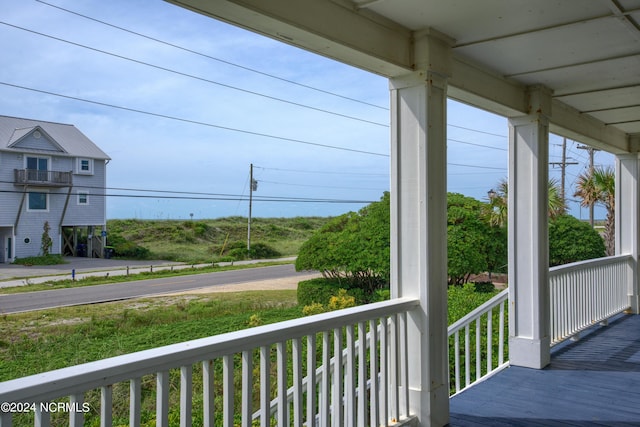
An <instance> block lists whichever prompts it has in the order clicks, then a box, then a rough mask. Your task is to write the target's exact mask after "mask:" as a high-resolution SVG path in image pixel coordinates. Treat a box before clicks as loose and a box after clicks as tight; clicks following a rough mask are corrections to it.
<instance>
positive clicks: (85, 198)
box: [78, 193, 89, 205]
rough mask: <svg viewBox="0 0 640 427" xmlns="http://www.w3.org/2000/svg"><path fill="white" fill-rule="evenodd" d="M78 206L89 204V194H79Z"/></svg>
mask: <svg viewBox="0 0 640 427" xmlns="http://www.w3.org/2000/svg"><path fill="white" fill-rule="evenodd" d="M78 204H79V205H88V204H89V193H78Z"/></svg>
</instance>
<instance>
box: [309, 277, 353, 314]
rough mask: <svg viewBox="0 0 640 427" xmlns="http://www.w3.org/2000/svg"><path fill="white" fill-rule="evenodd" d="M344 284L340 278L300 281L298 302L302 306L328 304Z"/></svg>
mask: <svg viewBox="0 0 640 427" xmlns="http://www.w3.org/2000/svg"><path fill="white" fill-rule="evenodd" d="M340 286H344V285H343V284H342V283H341V281H340V280H338V279H333V280H330V279H325V278H321V277H319V278H317V279H310V280H303V281H302V282H299V283H298V304H299V305H301V306H303V307H304V306H307V305H311V304H313V303H317V304H322V305H327V304H329V300H330V299H331V297H332V296H333V295H334V294H335V293H336V292H337V290H338V289H340Z"/></svg>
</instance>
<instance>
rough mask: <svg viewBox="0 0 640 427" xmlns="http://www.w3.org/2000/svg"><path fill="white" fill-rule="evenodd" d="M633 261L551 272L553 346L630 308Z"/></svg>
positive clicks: (585, 263)
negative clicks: (629, 283) (630, 277)
mask: <svg viewBox="0 0 640 427" xmlns="http://www.w3.org/2000/svg"><path fill="white" fill-rule="evenodd" d="M631 260H632V258H631V256H629V255H619V256H613V257H606V258H599V259H594V260H588V261H581V262H576V263H572V264H566V265H561V266H558V267H553V268H551V269H549V286H550V294H551V298H550V304H551V343H552V345H553V344H557V343H559V342H561V341H563V340H565V339H567V338H569V337H573V336H576V335H577V334H578V333H579V332H580V331H582V330H584V329H586V328H588V327H590V326H592V325H595V324H596V323H598V322H602V321H604V320H606V319H608V318H610V317H611V316H614V315H616V314H618V313H621V312H623V311H624V310H626V309H628V308H629V297H628V295H627V294H628V281H629V277H628V275H629V272H630V271H631V264H630V263H631Z"/></svg>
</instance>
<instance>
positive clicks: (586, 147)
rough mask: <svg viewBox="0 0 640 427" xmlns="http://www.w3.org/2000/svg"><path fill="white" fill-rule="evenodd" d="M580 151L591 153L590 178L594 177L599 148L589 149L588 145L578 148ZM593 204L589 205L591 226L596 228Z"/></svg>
mask: <svg viewBox="0 0 640 427" xmlns="http://www.w3.org/2000/svg"><path fill="white" fill-rule="evenodd" d="M578 149H580V150H587V153H589V176H591V177H593V169H594V165H593V158H594V154H595V152H596V151H600V150H598V149H597V148H593V147H589V146H588V145H580V146H578ZM593 206H594V205H593V204H591V205H589V224H590V225H591V228H593V226H594V219H593Z"/></svg>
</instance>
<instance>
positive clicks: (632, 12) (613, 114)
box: [168, 0, 640, 152]
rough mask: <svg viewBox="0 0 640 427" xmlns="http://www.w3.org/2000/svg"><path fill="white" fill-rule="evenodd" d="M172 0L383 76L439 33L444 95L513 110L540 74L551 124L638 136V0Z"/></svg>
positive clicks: (605, 140)
mask: <svg viewBox="0 0 640 427" xmlns="http://www.w3.org/2000/svg"><path fill="white" fill-rule="evenodd" d="M168 1H171V2H173V3H176V4H179V5H181V6H183V7H187V8H190V9H193V10H196V11H198V12H200V13H204V14H207V15H210V16H213V17H216V18H217V19H221V20H224V21H227V22H230V23H233V24H236V25H239V26H242V27H245V28H248V29H250V30H253V31H257V32H260V33H262V34H265V35H268V36H270V37H275V38H278V39H280V40H282V41H284V42H287V43H291V44H294V45H297V46H299V47H302V48H305V49H308V50H312V51H315V52H317V53H319V54H322V55H325V56H329V57H332V58H335V59H338V60H340V61H343V62H346V63H349V64H352V65H355V66H358V67H361V68H364V69H367V70H370V71H373V72H376V73H379V74H382V75H385V76H389V77H392V76H397V75H400V74H402V73H407V72H409V71H411V70H413V69H414V68H415V67H416V65H415V63H416V62H419V60H418V58H416V55H415V52H414V50H413V49H414V48H413V46H414V43H413V42H414V40H416V39H418V38H419V37H420V36H421V34H423V33H424V32H425V31H427V32H430V33H435V34H439V35H442V36H444V37H445V38H449V39H450V43H451V47H452V51H453V67H452V75H451V78H450V81H449V85H450V91H449V94H450V96H452V97H454V98H457V99H459V100H461V101H464V102H468V103H471V104H473V105H477V106H479V107H481V108H485V109H488V110H491V111H495V112H498V113H501V114H504V115H509V116H511V115H517V114H522V113H524V112H526V109H527V102H526V96H525V88H526V87H527V86H532V85H543V86H546V87H548V88H549V89H551V90H552V91H553V100H554V103H553V112H552V117H551V122H552V131H554V132H557V133H559V134H561V135H565V136H568V137H571V138H574V139H580V140H582V142H585V143H590V144H592V145H596V146H599V147H601V148H604V149H607V150H608V151H611V152H626V151H629V150H630V149H633V148H630V144H629V141H630V139H629V136H632V135H633V136H634V137H633V140H637V139H638V135H640V0H593V1H584V0H567V1H562V2H558V1H557V0H483V1H481V2H479V1H476V0H353V1H349V0H295V1H293V0H270V1H268V2H265V1H263V0H216V1H208V0H168ZM434 30H435V31H434ZM636 145H638V144H633V147H635V146H636Z"/></svg>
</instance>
